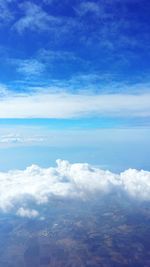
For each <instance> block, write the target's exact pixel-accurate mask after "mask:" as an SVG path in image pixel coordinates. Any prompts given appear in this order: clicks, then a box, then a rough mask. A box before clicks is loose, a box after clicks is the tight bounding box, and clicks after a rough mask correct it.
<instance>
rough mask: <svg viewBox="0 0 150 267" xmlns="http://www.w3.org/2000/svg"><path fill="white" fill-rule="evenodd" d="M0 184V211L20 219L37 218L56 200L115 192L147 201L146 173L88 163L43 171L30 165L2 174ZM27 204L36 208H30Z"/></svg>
mask: <svg viewBox="0 0 150 267" xmlns="http://www.w3.org/2000/svg"><path fill="white" fill-rule="evenodd" d="M0 184H1V187H0V209H1V212H3V211H4V212H14V213H16V214H17V215H18V216H21V217H38V216H39V211H38V208H39V207H40V206H42V205H46V204H48V202H49V200H50V199H52V198H56V197H58V198H65V199H66V198H73V199H76V198H77V199H81V200H82V199H84V200H86V199H91V197H92V196H103V195H104V194H107V195H109V194H110V193H111V192H114V190H115V192H117V191H118V192H123V193H125V194H126V195H128V196H129V197H131V198H133V199H138V200H140V201H149V200H150V172H148V171H143V170H140V171H138V170H135V169H128V170H126V171H124V172H122V173H120V174H114V173H112V172H110V171H108V170H106V171H104V170H101V169H99V168H96V167H92V166H90V165H89V164H87V163H84V164H82V163H76V164H70V163H69V162H68V161H63V160H57V166H56V167H49V168H46V169H43V168H41V167H39V166H36V165H32V166H31V167H28V168H27V169H25V170H14V171H9V172H7V173H2V172H1V173H0ZM8 188H9V190H8ZM30 201H32V206H33V207H34V204H35V205H36V209H31V205H30V203H29V202H30ZM29 205H30V208H28V206H29Z"/></svg>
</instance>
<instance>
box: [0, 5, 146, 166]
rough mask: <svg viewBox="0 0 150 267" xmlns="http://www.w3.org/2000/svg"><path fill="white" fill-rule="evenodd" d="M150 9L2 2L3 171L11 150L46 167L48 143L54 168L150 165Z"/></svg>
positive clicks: (0, 112) (0, 90) (0, 94)
mask: <svg viewBox="0 0 150 267" xmlns="http://www.w3.org/2000/svg"><path fill="white" fill-rule="evenodd" d="M149 13H150V3H149V1H145V0H130V1H129V0H99V1H94V0H91V1H81V0H63V1H58V0H41V1H36V0H33V1H17V0H0V62H1V64H0V154H1V155H5V159H1V160H0V169H3V168H4V169H5V168H6V169H7V168H13V166H12V164H11V162H12V161H11V159H12V155H13V154H14V155H15V156H14V158H16V160H15V162H14V161H13V164H14V167H15V168H16V167H23V166H26V165H28V164H30V163H32V161H34V162H37V163H38V164H40V162H41V164H44V160H43V159H41V152H40V151H41V149H42V151H45V155H48V151H50V154H51V153H52V154H53V155H55V156H52V155H50V156H49V157H48V158H47V160H45V162H46V164H47V165H48V161H54V160H55V158H57V157H59V154H60V157H65V158H67V159H70V160H72V161H87V162H91V161H92V163H95V164H100V165H103V166H106V165H108V167H109V166H110V168H114V169H116V170H117V168H126V167H137V168H138V167H139V168H148V160H147V158H148V147H149V144H150V140H149V138H148V136H149V122H150V120H149V117H150V92H149V88H150V78H149V77H150V75H149V74H150V64H149V62H150V52H149V51H150V49H149V46H150V45H149V44H150V17H149ZM114 131H116V134H114ZM52 136H55V138H54V137H52ZM83 136H87V138H83ZM105 136H107V138H105ZM110 137H111V138H110ZM84 139H85V140H84ZM110 139H111V141H110ZM134 139H135V140H134ZM49 140H53V141H52V142H51V141H49ZM71 140H73V141H72V143H71ZM95 140H96V142H97V143H96V142H95ZM58 144H59V145H58ZM131 144H132V150H133V151H132V153H131V154H132V155H131V157H129V158H130V160H128V157H127V156H128V154H129V150H130V148H131ZM75 146H76V150H75ZM35 147H36V149H35ZM56 147H57V151H58V152H57V153H56V151H55V148H56ZM62 147H63V151H64V152H62ZM65 147H66V150H65ZM82 147H83V148H84V149H82ZM111 147H112V148H111ZM51 148H53V152H51ZM77 148H78V149H79V150H80V151H81V150H82V152H80V153H79V154H80V155H78V156H77ZM100 148H102V151H103V155H104V156H103V157H102V156H100ZM91 149H92V151H93V152H92V153H91V154H92V155H93V158H92V159H91V157H90V151H91ZM39 150H40V151H39ZM88 150H89V153H87V151H88ZM21 151H22V152H21ZM37 151H38V152H37ZM111 151H112V152H111ZM116 151H117V152H116ZM123 151H124V152H123ZM134 151H135V152H134ZM5 153H6V154H5ZM20 153H25V154H24V156H23V159H22V162H21V160H20V161H18V158H19V155H20ZM116 153H117V154H116ZM121 153H124V155H125V157H124V156H122V160H121V162H120V161H119V159H118V161H117V160H115V158H119V156H116V155H120V154H121ZM29 155H30V156H29ZM31 155H32V157H31ZM42 155H43V157H44V152H42ZM81 155H82V156H81ZM6 158H7V160H6ZM29 158H30V160H29ZM103 158H104V159H103ZM107 161H108V162H107ZM117 164H118V167H117ZM130 165H131V166H130ZM114 166H115V167H114Z"/></svg>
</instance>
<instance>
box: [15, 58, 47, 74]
mask: <svg viewBox="0 0 150 267" xmlns="http://www.w3.org/2000/svg"><path fill="white" fill-rule="evenodd" d="M15 63H16V65H17V72H19V73H21V74H23V75H25V76H32V75H35V76H37V75H40V74H41V73H43V72H44V70H45V65H44V64H43V63H42V62H40V61H38V60H37V59H25V60H15Z"/></svg>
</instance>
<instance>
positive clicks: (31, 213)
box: [17, 208, 39, 218]
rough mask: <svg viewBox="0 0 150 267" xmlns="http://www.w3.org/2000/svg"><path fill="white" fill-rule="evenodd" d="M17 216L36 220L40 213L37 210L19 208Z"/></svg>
mask: <svg viewBox="0 0 150 267" xmlns="http://www.w3.org/2000/svg"><path fill="white" fill-rule="evenodd" d="M17 215H18V216H20V217H27V218H36V217H38V216H39V213H38V211H37V210H32V209H25V208H19V209H18V211H17Z"/></svg>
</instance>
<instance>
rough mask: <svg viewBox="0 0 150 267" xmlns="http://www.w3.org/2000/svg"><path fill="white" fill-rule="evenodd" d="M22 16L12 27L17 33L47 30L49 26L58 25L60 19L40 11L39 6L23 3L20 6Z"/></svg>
mask: <svg viewBox="0 0 150 267" xmlns="http://www.w3.org/2000/svg"><path fill="white" fill-rule="evenodd" d="M20 9H21V10H23V13H24V15H23V16H22V17H21V18H20V19H19V20H18V21H17V22H16V23H15V24H14V25H13V28H14V29H16V30H17V31H18V32H19V33H23V32H24V31H25V30H26V29H30V30H32V31H37V30H38V31H45V30H49V26H51V27H53V26H55V25H58V24H59V23H60V19H59V18H56V17H54V16H51V15H49V14H48V13H47V12H46V11H44V10H43V9H42V7H41V6H40V5H36V4H35V3H33V2H24V3H23V4H21V5H20Z"/></svg>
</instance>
